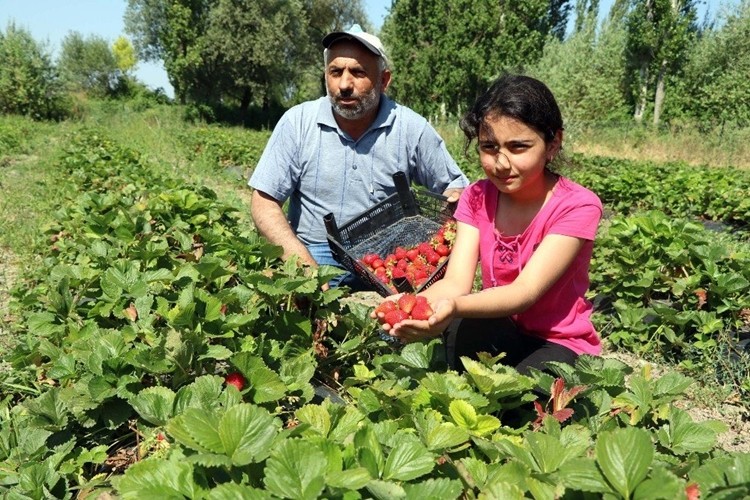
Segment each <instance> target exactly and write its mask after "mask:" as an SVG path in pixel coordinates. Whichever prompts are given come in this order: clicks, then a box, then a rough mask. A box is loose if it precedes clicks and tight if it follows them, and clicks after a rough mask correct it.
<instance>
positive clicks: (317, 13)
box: [125, 0, 369, 113]
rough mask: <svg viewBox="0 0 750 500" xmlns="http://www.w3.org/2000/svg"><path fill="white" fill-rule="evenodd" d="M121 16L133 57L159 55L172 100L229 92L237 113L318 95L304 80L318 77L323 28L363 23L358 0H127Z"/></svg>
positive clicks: (218, 97) (203, 100)
mask: <svg viewBox="0 0 750 500" xmlns="http://www.w3.org/2000/svg"><path fill="white" fill-rule="evenodd" d="M125 22H126V29H127V31H128V32H129V33H130V34H131V35H132V36H133V39H134V45H135V46H136V48H137V50H138V53H139V55H140V57H142V58H143V59H144V60H147V61H149V60H162V61H164V65H165V68H166V70H167V74H168V75H169V79H170V82H171V83H172V85H173V87H174V89H175V95H176V97H177V99H178V100H179V101H180V102H182V103H188V102H192V103H196V104H201V105H207V106H209V107H212V106H214V105H215V104H216V103H219V102H222V101H226V100H227V99H230V100H231V101H232V102H233V103H234V104H235V105H236V106H237V107H238V108H239V109H240V111H241V112H243V113H246V112H247V110H248V109H249V107H250V105H251V104H254V105H257V106H260V107H261V108H262V109H264V110H265V111H267V110H268V109H269V107H270V106H271V105H272V104H278V103H287V102H289V100H290V99H300V100H301V99H304V98H307V97H309V95H307V94H306V92H307V90H309V91H313V92H314V93H315V95H316V96H317V95H319V92H320V87H319V83H318V84H317V85H315V84H312V85H311V82H312V81H313V80H315V81H317V82H320V78H321V76H320V75H322V46H321V45H320V40H321V39H322V38H323V36H324V35H325V33H327V32H328V31H330V30H333V29H343V28H346V27H348V26H349V25H350V24H352V23H353V22H359V23H360V24H362V25H363V26H369V23H368V22H366V16H365V15H364V11H363V9H362V7H361V2H360V1H359V0H356V1H354V2H343V1H336V2H324V1H322V0H315V1H312V2H285V1H280V0H262V1H255V2H239V1H236V0H214V1H210V2H192V1H186V0H183V1H179V2H172V3H170V4H169V5H165V4H164V3H163V2H160V1H154V0H129V1H128V7H127V11H126V15H125ZM289 33H298V34H299V36H294V37H290V36H289ZM313 75H315V77H313ZM303 89H306V90H303ZM301 93H302V94H301Z"/></svg>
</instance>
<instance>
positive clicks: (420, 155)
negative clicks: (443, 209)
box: [415, 120, 469, 193]
mask: <svg viewBox="0 0 750 500" xmlns="http://www.w3.org/2000/svg"><path fill="white" fill-rule="evenodd" d="M415 174H416V175H415V179H416V181H417V183H418V184H420V185H422V186H424V187H426V188H427V189H428V190H430V191H432V192H433V193H442V192H443V191H445V190H446V189H451V188H462V187H466V186H468V184H469V180H468V178H467V177H466V176H465V175H464V173H463V172H462V171H461V169H460V168H459V167H458V164H457V163H456V160H454V159H453V157H452V156H451V154H450V153H449V152H448V148H446V146H445V141H443V138H442V137H440V135H439V134H438V133H437V131H436V130H435V129H434V128H433V127H432V125H430V124H429V122H427V120H425V122H424V128H423V129H422V133H421V134H420V136H419V142H418V144H417V165H416V172H415Z"/></svg>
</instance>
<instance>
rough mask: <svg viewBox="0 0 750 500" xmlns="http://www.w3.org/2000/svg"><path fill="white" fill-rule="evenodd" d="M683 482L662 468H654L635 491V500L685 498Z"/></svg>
mask: <svg viewBox="0 0 750 500" xmlns="http://www.w3.org/2000/svg"><path fill="white" fill-rule="evenodd" d="M685 486H686V484H685V481H684V480H682V479H680V478H678V477H677V476H676V475H674V473H672V472H671V471H669V470H666V469H664V468H661V467H658V468H655V469H654V470H653V471H652V472H651V474H650V475H649V477H648V478H647V479H646V480H645V481H643V482H642V483H641V484H639V485H638V487H637V488H636V489H635V492H634V494H633V498H634V499H636V500H672V499H673V498H684V497H685Z"/></svg>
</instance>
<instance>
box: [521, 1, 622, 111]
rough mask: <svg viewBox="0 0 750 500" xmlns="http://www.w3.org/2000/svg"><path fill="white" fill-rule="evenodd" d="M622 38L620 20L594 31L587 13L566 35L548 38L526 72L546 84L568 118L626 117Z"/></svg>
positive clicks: (592, 18) (593, 24)
mask: <svg viewBox="0 0 750 500" xmlns="http://www.w3.org/2000/svg"><path fill="white" fill-rule="evenodd" d="M625 39H626V34H625V30H624V29H623V27H622V25H621V24H618V23H613V22H611V21H604V23H603V24H602V26H601V28H600V29H599V30H598V31H597V19H596V15H589V16H587V18H586V20H585V22H582V23H581V24H580V28H579V30H578V31H576V32H574V33H573V34H572V35H571V36H570V37H569V38H568V39H567V40H565V41H564V42H560V41H558V40H552V41H550V42H549V43H548V44H547V46H545V48H544V55H543V56H542V58H541V59H540V60H539V61H538V63H536V64H535V65H533V66H531V67H530V68H529V70H528V72H529V74H531V75H532V76H535V77H537V78H539V79H540V80H542V81H544V82H545V83H546V84H547V85H548V86H549V87H550V89H551V90H552V92H553V93H554V94H555V97H556V98H557V101H558V103H559V104H560V108H561V110H562V113H563V116H564V118H565V121H566V122H567V123H571V122H577V123H578V124H579V125H581V124H585V123H587V122H592V121H593V122H606V121H621V120H624V119H627V118H628V106H627V102H626V99H625V92H624V78H625V58H624V52H625Z"/></svg>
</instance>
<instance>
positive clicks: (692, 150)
mask: <svg viewBox="0 0 750 500" xmlns="http://www.w3.org/2000/svg"><path fill="white" fill-rule="evenodd" d="M571 128H572V130H569V131H568V135H567V138H566V144H567V147H568V150H569V151H572V152H574V153H581V154H584V155H594V156H611V157H615V158H622V159H628V160H648V161H653V162H673V161H682V162H685V163H687V164H689V165H695V166H705V165H708V166H711V167H739V168H750V129H738V128H733V129H728V128H725V129H721V128H716V129H714V130H710V131H708V132H701V131H699V130H698V129H696V128H687V127H685V128H683V129H680V130H653V129H651V128H649V127H629V128H625V127H615V128H606V127H600V128H578V129H576V128H575V127H571Z"/></svg>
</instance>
